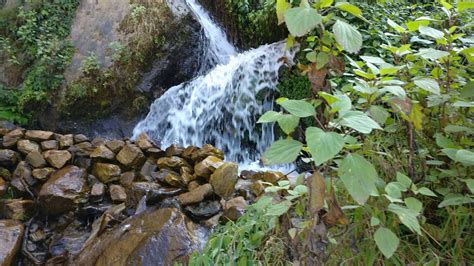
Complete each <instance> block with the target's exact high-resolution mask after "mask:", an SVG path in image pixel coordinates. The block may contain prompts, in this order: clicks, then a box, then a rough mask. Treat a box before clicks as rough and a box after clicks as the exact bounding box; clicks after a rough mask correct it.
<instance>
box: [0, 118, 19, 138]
mask: <svg viewBox="0 0 474 266" xmlns="http://www.w3.org/2000/svg"><path fill="white" fill-rule="evenodd" d="M14 129H16V126H15V124H13V123H11V122H8V121H0V137H2V136H5V135H6V134H8V132H10V131H12V130H14Z"/></svg>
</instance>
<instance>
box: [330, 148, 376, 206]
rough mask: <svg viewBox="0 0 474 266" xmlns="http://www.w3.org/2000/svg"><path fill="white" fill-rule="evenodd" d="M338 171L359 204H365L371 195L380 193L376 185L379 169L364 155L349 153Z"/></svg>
mask: <svg viewBox="0 0 474 266" xmlns="http://www.w3.org/2000/svg"><path fill="white" fill-rule="evenodd" d="M337 173H338V175H339V177H340V178H341V180H342V182H343V183H344V186H345V187H346V189H347V191H349V194H351V196H352V198H353V199H354V200H355V201H356V202H358V203H359V204H361V205H364V204H365V202H366V201H367V200H368V199H369V197H370V196H371V195H378V193H377V188H376V186H375V183H376V182H377V178H378V175H377V171H376V170H375V167H374V166H373V165H372V164H371V163H370V162H369V161H367V160H366V159H365V158H364V157H362V156H360V155H358V154H349V155H347V156H346V158H344V160H343V161H342V162H341V164H340V166H339V169H338V172H337Z"/></svg>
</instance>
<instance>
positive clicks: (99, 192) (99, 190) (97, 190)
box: [91, 183, 105, 201]
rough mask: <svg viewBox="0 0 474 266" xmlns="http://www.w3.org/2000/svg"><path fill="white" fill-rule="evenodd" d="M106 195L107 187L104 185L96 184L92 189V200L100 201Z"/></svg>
mask: <svg viewBox="0 0 474 266" xmlns="http://www.w3.org/2000/svg"><path fill="white" fill-rule="evenodd" d="M104 194H105V185H104V184H102V183H95V184H94V185H93V186H92V189H91V200H92V201H100V200H102V198H103V197H104Z"/></svg>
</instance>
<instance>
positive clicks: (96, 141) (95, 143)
mask: <svg viewBox="0 0 474 266" xmlns="http://www.w3.org/2000/svg"><path fill="white" fill-rule="evenodd" d="M106 142H107V140H106V139H104V138H102V137H95V138H94V139H93V140H92V141H91V144H92V146H94V147H99V146H100V145H105V143H106Z"/></svg>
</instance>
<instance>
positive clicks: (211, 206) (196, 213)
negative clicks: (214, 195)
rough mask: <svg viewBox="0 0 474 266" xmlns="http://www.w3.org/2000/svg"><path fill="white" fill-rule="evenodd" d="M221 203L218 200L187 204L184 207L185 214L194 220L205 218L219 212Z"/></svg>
mask: <svg viewBox="0 0 474 266" xmlns="http://www.w3.org/2000/svg"><path fill="white" fill-rule="evenodd" d="M220 210H221V204H220V203H219V201H215V200H214V201H210V200H207V201H202V202H199V203H197V204H192V205H188V206H186V207H185V208H184V211H185V213H186V214H188V215H189V216H190V217H191V218H193V219H195V220H205V219H209V218H211V217H212V216H214V215H216V214H217V213H219V212H220Z"/></svg>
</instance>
